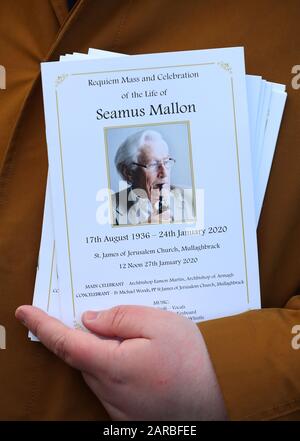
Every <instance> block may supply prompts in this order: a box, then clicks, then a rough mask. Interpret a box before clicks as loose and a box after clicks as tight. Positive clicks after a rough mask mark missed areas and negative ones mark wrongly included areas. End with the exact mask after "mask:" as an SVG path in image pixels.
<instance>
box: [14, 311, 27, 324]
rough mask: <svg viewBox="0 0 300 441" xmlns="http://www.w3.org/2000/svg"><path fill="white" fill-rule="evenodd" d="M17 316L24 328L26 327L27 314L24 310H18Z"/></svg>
mask: <svg viewBox="0 0 300 441" xmlns="http://www.w3.org/2000/svg"><path fill="white" fill-rule="evenodd" d="M15 316H16V318H17V319H18V320H19V321H20V322H21V323H22V324H23V325H24V326H26V314H25V312H24V310H23V309H22V308H18V309H17V310H16V313H15Z"/></svg>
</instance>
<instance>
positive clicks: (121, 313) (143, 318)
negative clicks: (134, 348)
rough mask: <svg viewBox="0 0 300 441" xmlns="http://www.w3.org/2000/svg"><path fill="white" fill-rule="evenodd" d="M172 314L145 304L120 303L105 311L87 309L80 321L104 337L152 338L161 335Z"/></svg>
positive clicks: (169, 322)
mask: <svg viewBox="0 0 300 441" xmlns="http://www.w3.org/2000/svg"><path fill="white" fill-rule="evenodd" d="M166 315H167V316H168V318H169V319H168V320H165V319H166ZM174 316H175V317H176V315H175V314H174V313H171V312H167V311H162V310H160V309H156V308H151V307H147V306H132V305H122V306H115V307H114V308H111V309H108V310H105V311H98V312H97V311H87V312H86V313H84V314H83V316H82V322H83V324H84V326H85V327H86V328H87V329H89V330H90V331H92V332H94V333H96V334H98V335H103V336H106V337H117V338H125V339H126V338H147V339H152V338H155V336H157V335H163V333H164V331H165V325H166V322H167V323H168V325H167V326H170V324H172V323H173V320H171V321H170V317H171V318H173V317H174Z"/></svg>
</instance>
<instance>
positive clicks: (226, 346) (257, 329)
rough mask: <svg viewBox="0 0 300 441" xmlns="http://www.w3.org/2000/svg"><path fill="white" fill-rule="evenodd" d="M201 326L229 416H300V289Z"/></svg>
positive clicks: (254, 418) (236, 417) (235, 418)
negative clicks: (276, 303)
mask: <svg viewBox="0 0 300 441" xmlns="http://www.w3.org/2000/svg"><path fill="white" fill-rule="evenodd" d="M198 327H199V329H200V331H201V332H202V334H203V337H204V339H205V342H206V345H207V348H208V351H209V353H210V356H211V359H212V363H213V366H214V368H215V371H216V375H217V378H218V380H219V383H220V387H221V390H222V393H223V397H224V401H225V405H226V408H227V411H228V415H229V418H230V419H232V420H276V419H282V420H284V419H300V295H298V296H295V297H292V298H291V299H290V300H289V302H288V303H287V304H286V306H285V308H281V309H279V308H278V309H277V308H274V309H273V308H265V309H261V310H255V311H249V312H246V313H243V314H239V315H235V316H231V317H226V318H221V319H216V320H209V321H206V322H202V323H199V324H198Z"/></svg>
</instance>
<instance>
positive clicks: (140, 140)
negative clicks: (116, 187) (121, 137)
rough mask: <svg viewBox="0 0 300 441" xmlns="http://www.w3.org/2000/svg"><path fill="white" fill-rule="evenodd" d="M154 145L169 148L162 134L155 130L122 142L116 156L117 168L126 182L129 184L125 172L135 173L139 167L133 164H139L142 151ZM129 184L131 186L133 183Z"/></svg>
mask: <svg viewBox="0 0 300 441" xmlns="http://www.w3.org/2000/svg"><path fill="white" fill-rule="evenodd" d="M154 143H159V144H164V145H165V146H166V147H167V148H168V145H167V143H166V141H165V140H164V139H163V137H162V136H161V134H160V133H159V132H156V131H155V130H141V131H139V132H136V133H134V134H133V135H130V136H128V137H127V138H126V139H125V141H123V142H122V144H121V145H120V147H119V148H118V150H117V153H116V156H115V166H116V168H117V170H118V172H119V174H120V176H121V177H122V178H123V179H124V180H125V181H127V182H128V175H126V174H125V173H124V171H125V170H127V171H128V172H134V170H135V169H136V168H137V165H135V164H133V163H134V162H138V157H139V154H140V152H141V150H143V148H144V147H146V146H149V145H151V144H154ZM128 183H129V184H131V183H132V182H128Z"/></svg>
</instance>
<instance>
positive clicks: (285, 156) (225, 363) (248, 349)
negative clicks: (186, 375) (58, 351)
mask: <svg viewBox="0 0 300 441" xmlns="http://www.w3.org/2000/svg"><path fill="white" fill-rule="evenodd" d="M299 22H300V8H299V2H298V0H286V1H285V2H281V1H276V0H259V1H258V0H257V1H256V0H255V1H253V0H251V1H250V0H249V1H248V0H245V1H243V2H242V4H241V3H240V2H237V1H236V0H227V1H226V2H221V1H217V0H210V1H202V0H185V1H181V0H162V1H159V2H158V1H156V0H155V1H153V0H143V1H140V0H104V1H99V0H78V1H77V3H76V4H75V6H74V7H73V8H72V10H71V11H70V12H69V11H68V8H67V1H66V0H31V1H30V2H24V1H23V0H14V1H13V2H10V1H5V0H2V1H1V14H0V64H1V65H3V66H5V68H6V76H7V85H6V90H0V324H1V325H3V326H5V328H6V332H7V349H6V350H1V351H0V358H1V361H0V382H1V394H0V419H2V420H78V419H81V420H101V419H102V420H103V419H109V417H108V415H107V413H106V412H105V410H104V409H103V407H102V406H101V404H100V403H99V402H98V400H97V399H96V397H95V396H94V395H93V394H92V392H91V391H90V390H89V389H88V388H87V386H86V385H85V384H84V382H83V380H82V378H81V375H80V373H78V372H76V371H75V370H72V369H71V368H69V367H68V366H66V365H64V364H63V363H62V362H61V361H60V360H59V359H57V358H56V357H55V356H54V355H53V354H51V353H50V352H48V351H47V350H46V349H45V348H44V347H43V346H42V345H40V344H38V343H32V342H30V341H29V340H28V338H27V332H26V330H25V328H24V327H22V326H21V325H20V324H19V323H18V322H17V321H16V319H15V318H14V311H15V309H16V308H17V307H18V306H19V305H21V304H30V303H31V302H32V294H33V287H34V280H35V271H36V265H37V258H38V251H39V242H40V235H41V225H42V215H43V203H44V196H45V186H46V177H47V152H46V141H45V128H44V116H43V102H42V90H41V78H40V62H41V61H45V60H57V59H58V58H59V56H60V55H61V54H65V53H71V52H73V51H78V52H84V51H87V49H88V48H89V47H95V48H101V49H106V50H109V51H116V52H123V53H127V54H138V53H151V52H163V51H178V50H190V49H206V48H214V47H226V46H245V49H246V65H247V72H248V73H250V74H259V75H262V76H263V77H265V78H266V79H268V80H270V81H276V82H281V83H285V84H287V91H288V101H287V105H286V109H285V114H284V118H283V122H282V127H281V131H280V136H279V139H278V144H277V150H276V153H275V157H274V161H273V165H272V170H271V175H270V179H269V183H268V188H267V192H266V197H265V201H264V205H263V210H262V214H261V218H260V223H259V228H258V245H259V259H260V277H261V293H262V305H263V309H262V310H259V311H250V312H246V313H244V314H240V315H237V316H234V317H228V318H223V319H218V320H212V321H207V322H204V323H202V324H199V328H200V330H201V331H202V333H203V335H204V338H205V341H206V343H207V346H208V351H209V353H210V355H211V358H212V362H213V365H214V368H215V370H216V374H217V377H218V380H219V382H220V386H221V390H222V393H223V396H224V400H225V404H226V407H227V410H228V414H229V417H230V418H231V419H235V420H240V419H267V420H271V419H300V375H299V373H300V350H298V351H297V350H295V349H293V348H292V346H291V339H292V337H293V335H292V333H291V332H292V327H293V326H294V325H297V324H298V325H300V296H299V295H298V296H297V293H299V292H300V290H299V288H300V286H299V285H300V271H299V269H300V258H299V256H300V253H299V245H300V243H299V238H300V222H299V203H300V179H299V177H300V146H299V143H300V125H299V121H300V90H297V89H294V88H292V86H291V80H292V76H293V75H292V74H291V70H292V67H293V66H294V65H297V64H299V44H298V41H299V38H298V37H299V35H298V33H299ZM199 369H201V366H199Z"/></svg>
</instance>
